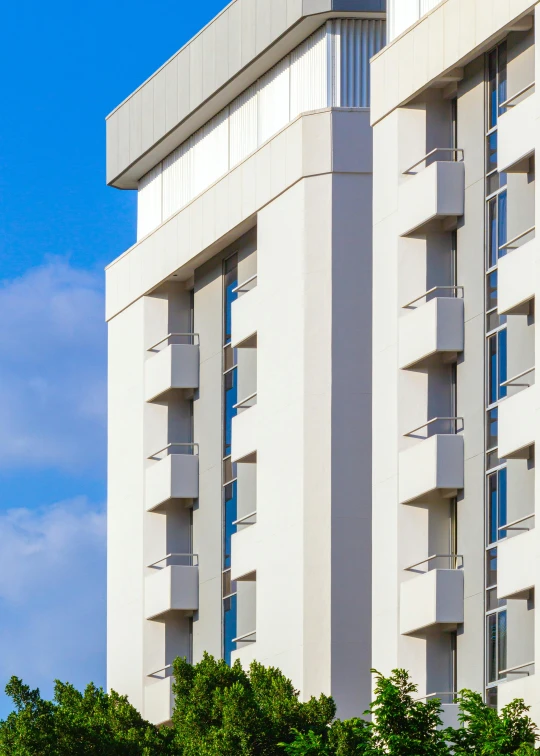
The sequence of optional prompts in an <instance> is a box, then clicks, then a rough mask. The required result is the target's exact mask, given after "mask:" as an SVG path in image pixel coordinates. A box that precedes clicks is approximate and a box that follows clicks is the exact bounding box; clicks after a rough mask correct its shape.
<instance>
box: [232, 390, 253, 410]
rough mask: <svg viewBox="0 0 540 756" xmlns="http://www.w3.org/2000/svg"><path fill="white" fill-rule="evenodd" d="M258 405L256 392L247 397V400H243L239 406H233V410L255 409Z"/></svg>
mask: <svg viewBox="0 0 540 756" xmlns="http://www.w3.org/2000/svg"><path fill="white" fill-rule="evenodd" d="M250 402H251V403H250ZM256 404H257V392H256V391H255V393H253V394H250V395H249V396H246V398H245V399H242V401H240V402H238V403H237V404H233V409H249V408H250V407H254V406H255V405H256Z"/></svg>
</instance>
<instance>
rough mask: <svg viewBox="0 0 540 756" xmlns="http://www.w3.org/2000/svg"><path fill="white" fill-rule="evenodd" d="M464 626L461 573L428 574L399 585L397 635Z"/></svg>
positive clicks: (445, 571) (439, 571) (440, 571)
mask: <svg viewBox="0 0 540 756" xmlns="http://www.w3.org/2000/svg"><path fill="white" fill-rule="evenodd" d="M462 622H463V571H462V570H431V572H426V573H424V574H423V575H420V576H419V577H413V578H411V579H410V580H407V581H406V582H404V583H402V584H401V597H400V632H401V633H402V634H403V635H407V634H411V633H418V632H421V631H426V630H427V629H428V628H433V627H434V626H435V625H441V626H443V627H453V626H455V625H459V624H461V623H462Z"/></svg>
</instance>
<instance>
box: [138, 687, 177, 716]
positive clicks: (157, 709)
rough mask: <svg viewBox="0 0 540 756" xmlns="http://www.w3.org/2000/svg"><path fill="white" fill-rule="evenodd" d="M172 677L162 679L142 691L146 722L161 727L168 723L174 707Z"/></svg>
mask: <svg viewBox="0 0 540 756" xmlns="http://www.w3.org/2000/svg"><path fill="white" fill-rule="evenodd" d="M173 681H174V678H173V677H164V678H163V679H162V680H158V681H157V682H153V683H152V685H148V686H147V687H146V688H145V689H144V717H145V719H146V720H147V721H148V722H152V724H155V725H162V724H165V723H167V722H170V720H171V717H172V711H173V706H174V696H173V692H172V684H173Z"/></svg>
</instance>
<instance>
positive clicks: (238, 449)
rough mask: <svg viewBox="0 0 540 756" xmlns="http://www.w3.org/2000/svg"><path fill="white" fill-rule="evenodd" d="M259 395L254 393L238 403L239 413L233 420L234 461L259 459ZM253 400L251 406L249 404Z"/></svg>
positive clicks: (232, 445) (232, 450) (232, 456)
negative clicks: (257, 403) (257, 401)
mask: <svg viewBox="0 0 540 756" xmlns="http://www.w3.org/2000/svg"><path fill="white" fill-rule="evenodd" d="M256 400H257V395H256V394H254V395H253V396H251V397H248V398H247V399H244V400H243V401H242V402H239V403H238V404H237V405H236V408H237V409H238V414H237V415H236V417H233V421H232V442H231V461H232V462H256V461H257V405H256V404H254V403H253V402H256ZM249 402H251V405H250V406H247V404H248V403H249Z"/></svg>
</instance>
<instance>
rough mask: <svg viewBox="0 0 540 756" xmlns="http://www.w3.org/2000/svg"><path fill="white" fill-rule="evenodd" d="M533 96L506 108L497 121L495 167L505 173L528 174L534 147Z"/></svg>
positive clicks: (534, 120)
mask: <svg viewBox="0 0 540 756" xmlns="http://www.w3.org/2000/svg"><path fill="white" fill-rule="evenodd" d="M537 109H538V105H537V102H536V95H535V94H533V95H531V96H530V97H527V99H525V100H523V101H522V102H519V101H518V104H516V105H515V107H511V108H508V110H507V111H506V113H504V114H503V115H502V116H501V117H500V120H499V125H498V144H497V167H498V170H499V171H506V172H507V173H510V172H515V173H528V172H529V158H530V157H531V156H532V155H533V154H534V151H535V147H536V126H537V124H536V113H537Z"/></svg>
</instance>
